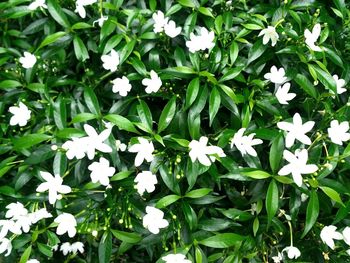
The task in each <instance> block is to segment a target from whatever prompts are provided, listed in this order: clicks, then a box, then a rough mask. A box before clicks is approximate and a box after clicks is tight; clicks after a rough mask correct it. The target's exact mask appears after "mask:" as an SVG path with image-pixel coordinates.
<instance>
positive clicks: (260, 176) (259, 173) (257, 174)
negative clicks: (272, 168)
mask: <svg viewBox="0 0 350 263" xmlns="http://www.w3.org/2000/svg"><path fill="white" fill-rule="evenodd" d="M242 175H244V176H247V177H250V178H253V179H266V178H269V177H271V174H269V173H267V172H264V171H261V170H256V171H248V172H242Z"/></svg>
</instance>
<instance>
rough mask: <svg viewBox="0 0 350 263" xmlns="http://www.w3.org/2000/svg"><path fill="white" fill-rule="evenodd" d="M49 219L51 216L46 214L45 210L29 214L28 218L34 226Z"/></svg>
mask: <svg viewBox="0 0 350 263" xmlns="http://www.w3.org/2000/svg"><path fill="white" fill-rule="evenodd" d="M50 217H52V215H51V214H50V213H49V212H47V210H46V208H41V209H39V210H37V211H35V212H32V213H30V214H29V218H30V219H31V222H32V224H35V223H37V222H38V221H40V220H42V219H45V218H50Z"/></svg>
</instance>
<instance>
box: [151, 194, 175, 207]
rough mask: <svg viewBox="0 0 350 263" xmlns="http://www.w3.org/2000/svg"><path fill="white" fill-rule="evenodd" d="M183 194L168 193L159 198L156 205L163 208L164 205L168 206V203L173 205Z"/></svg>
mask: <svg viewBox="0 0 350 263" xmlns="http://www.w3.org/2000/svg"><path fill="white" fill-rule="evenodd" d="M180 198H181V196H178V195H167V196H164V197H162V198H161V199H159V200H158V202H157V203H156V207H157V208H159V209H161V208H164V207H167V206H168V205H171V204H172V203H175V202H176V201H177V200H179V199H180Z"/></svg>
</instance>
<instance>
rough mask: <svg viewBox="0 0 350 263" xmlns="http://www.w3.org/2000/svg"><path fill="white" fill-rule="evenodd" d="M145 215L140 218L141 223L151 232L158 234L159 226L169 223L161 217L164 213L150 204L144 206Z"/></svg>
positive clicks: (163, 226)
mask: <svg viewBox="0 0 350 263" xmlns="http://www.w3.org/2000/svg"><path fill="white" fill-rule="evenodd" d="M146 213H147V214H146V215H145V216H144V217H143V219H142V224H143V226H144V227H146V228H147V229H148V230H149V231H150V232H151V233H153V234H158V233H159V229H160V228H165V227H167V226H168V225H169V223H168V221H167V220H165V219H163V216H164V213H163V211H162V210H159V209H157V208H155V207H152V206H147V207H146Z"/></svg>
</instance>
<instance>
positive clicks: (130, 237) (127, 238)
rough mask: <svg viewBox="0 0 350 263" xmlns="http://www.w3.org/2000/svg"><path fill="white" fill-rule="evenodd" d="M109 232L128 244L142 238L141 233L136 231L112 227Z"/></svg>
mask: <svg viewBox="0 0 350 263" xmlns="http://www.w3.org/2000/svg"><path fill="white" fill-rule="evenodd" d="M111 232H112V234H113V236H115V237H116V238H117V239H119V240H121V241H124V242H127V243H130V244H136V243H138V242H140V240H141V239H142V237H141V235H140V234H137V233H129V232H124V231H119V230H113V229H111Z"/></svg>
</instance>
